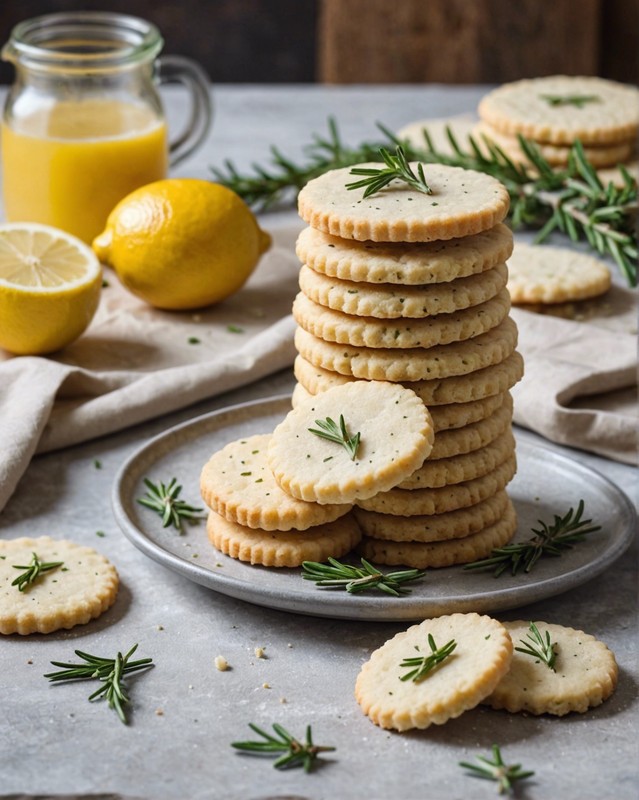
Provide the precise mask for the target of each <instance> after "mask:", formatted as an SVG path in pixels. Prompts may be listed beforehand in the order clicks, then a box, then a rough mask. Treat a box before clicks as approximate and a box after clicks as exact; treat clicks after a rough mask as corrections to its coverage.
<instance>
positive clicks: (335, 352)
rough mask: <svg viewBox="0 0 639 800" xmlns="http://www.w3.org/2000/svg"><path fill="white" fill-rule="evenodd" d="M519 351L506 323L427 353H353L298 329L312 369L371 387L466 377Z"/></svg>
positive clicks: (382, 350)
mask: <svg viewBox="0 0 639 800" xmlns="http://www.w3.org/2000/svg"><path fill="white" fill-rule="evenodd" d="M516 346H517V326H516V325H515V323H514V321H513V320H512V319H511V318H510V317H507V318H506V319H505V320H504V321H503V322H501V323H500V324H499V325H497V327H496V328H492V329H491V330H489V331H486V333H482V334H480V335H479V336H475V337H474V338H473V339H468V340H466V341H465V342H452V343H451V344H442V345H436V346H435V347H429V348H417V347H415V348H409V349H406V350H404V351H402V354H401V358H398V355H397V351H396V350H392V349H390V348H372V347H353V346H352V345H348V344H337V343H336V342H325V341H324V340H323V339H318V338H317V337H316V336H313V335H312V334H311V333H308V332H307V331H305V330H303V329H302V328H297V330H296V331H295V347H296V348H297V351H298V352H299V353H300V354H301V355H302V356H303V358H305V359H306V360H307V361H310V362H311V364H315V366H318V367H323V368H324V369H329V370H333V371H334V372H340V373H342V374H343V375H352V376H353V377H355V378H364V379H366V380H374V381H392V382H397V381H419V380H433V379H435V378H449V377H451V376H453V375H467V374H468V373H469V372H474V371H475V370H478V369H483V368H484V367H489V366H491V365H493V364H500V363H501V362H502V361H504V360H505V359H506V358H508V356H509V355H510V354H511V353H512V352H513V351H514V350H515V347H516Z"/></svg>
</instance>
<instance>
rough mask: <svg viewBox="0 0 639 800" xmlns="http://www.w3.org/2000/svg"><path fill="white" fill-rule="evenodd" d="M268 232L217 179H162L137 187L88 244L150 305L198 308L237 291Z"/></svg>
mask: <svg viewBox="0 0 639 800" xmlns="http://www.w3.org/2000/svg"><path fill="white" fill-rule="evenodd" d="M270 244H271V237H270V236H269V235H268V234H267V233H265V232H264V231H262V230H261V229H260V227H259V226H258V224H257V221H256V220H255V217H254V216H253V214H252V212H251V211H250V209H249V208H248V206H247V205H246V204H245V203H244V201H243V200H242V199H241V198H240V197H238V195H236V194H235V192H232V191H231V190H230V189H227V188H226V187H224V186H221V185H220V184H216V183H211V182H210V181H205V180H197V179H195V178H168V179H166V180H161V181H156V182H155V183H150V184H148V185H146V186H142V187H141V188H140V189H136V190H135V191H134V192H132V193H131V194H130V195H128V196H127V197H125V198H124V200H122V201H121V202H120V203H118V205H117V206H116V207H115V208H114V209H113V211H112V212H111V214H110V215H109V218H108V220H107V223H106V229H105V230H104V232H103V233H101V234H100V235H99V236H98V237H97V238H96V239H95V240H94V242H93V249H94V251H95V253H96V254H97V256H98V258H99V259H100V260H101V261H102V262H103V263H105V264H108V265H109V266H111V267H113V269H114V270H115V272H116V274H117V275H118V277H119V278H120V280H121V281H122V283H123V284H124V285H125V286H126V287H127V289H129V290H130V291H131V292H133V294H136V295H137V296H138V297H141V298H142V299H143V300H145V301H146V302H147V303H150V305H152V306H155V307H156V308H166V309H187V308H200V307H202V306H208V305H211V304H212V303H217V302H218V301H220V300H223V299H224V298H225V297H228V296H229V295H231V294H233V293H234V292H236V291H237V290H238V289H239V288H240V287H241V286H242V285H243V284H244V282H245V281H246V279H247V278H248V277H249V275H250V274H251V273H252V272H253V270H254V269H255V267H256V266H257V263H258V261H259V258H260V256H261V254H262V253H263V252H264V251H265V250H267V249H268V248H269V246H270Z"/></svg>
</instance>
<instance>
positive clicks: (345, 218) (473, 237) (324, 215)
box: [293, 164, 523, 568]
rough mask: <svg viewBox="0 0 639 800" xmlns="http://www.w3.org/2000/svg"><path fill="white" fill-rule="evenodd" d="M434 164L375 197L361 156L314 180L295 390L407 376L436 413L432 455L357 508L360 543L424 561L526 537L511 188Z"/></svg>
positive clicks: (379, 558) (390, 557)
mask: <svg viewBox="0 0 639 800" xmlns="http://www.w3.org/2000/svg"><path fill="white" fill-rule="evenodd" d="M369 166H371V167H374V166H379V165H369ZM424 176H425V179H426V182H427V183H428V186H429V187H430V190H431V193H430V194H426V193H424V192H420V191H417V190H415V189H412V188H410V187H409V186H407V185H406V184H405V183H403V182H402V181H397V180H395V181H393V182H392V183H390V184H389V185H388V186H387V187H386V188H384V189H383V190H381V191H379V192H378V193H377V194H374V195H372V196H370V197H368V198H364V197H363V196H362V190H361V189H360V190H349V189H348V188H347V186H346V185H347V184H348V183H350V182H352V181H353V178H352V176H351V173H350V171H349V169H343V170H335V171H333V172H330V173H326V174H325V175H323V176H321V177H319V178H317V179H315V180H313V181H311V182H310V183H309V184H307V186H306V187H305V188H304V189H303V190H302V192H301V193H300V196H299V213H300V216H301V217H302V218H303V219H304V220H305V221H306V222H307V223H308V224H309V225H310V227H309V228H307V229H305V230H304V231H303V232H302V234H301V235H300V237H299V240H298V244H297V254H298V257H299V258H300V260H301V261H302V262H303V266H302V270H301V273H300V287H301V292H300V294H299V295H298V297H297V298H296V300H295V303H294V307H293V314H294V317H295V319H296V321H297V323H298V326H299V327H298V330H297V332H296V338H295V343H296V347H297V350H298V354H299V355H298V357H297V359H296V362H295V375H296V378H297V381H298V384H299V385H298V387H297V388H296V392H295V397H294V402H295V403H302V402H304V403H305V402H306V400H305V398H306V396H307V395H309V394H310V395H317V394H320V393H322V392H324V391H326V390H327V389H329V388H331V387H334V386H336V385H340V384H343V383H348V382H351V381H355V380H357V379H364V380H367V381H390V382H396V383H402V384H403V385H404V386H406V387H408V388H410V389H412V390H413V391H414V392H415V393H416V394H417V395H418V397H420V398H421V399H422V400H423V402H424V403H425V405H426V406H427V407H428V409H429V411H430V413H431V416H432V420H433V426H434V429H435V442H434V446H433V450H432V452H431V453H430V455H429V457H428V458H427V459H426V461H425V462H424V464H423V466H422V467H421V468H419V469H418V470H417V471H416V472H414V473H413V474H412V475H411V476H409V477H408V478H406V479H404V480H403V481H402V482H401V483H400V484H399V486H398V487H397V488H393V489H390V490H388V491H384V492H380V493H378V494H376V495H374V496H373V497H370V498H368V499H365V500H361V501H357V503H356V511H355V513H356V517H357V520H358V522H359V523H360V525H361V527H362V530H363V533H364V538H363V540H362V543H361V544H360V546H359V551H360V552H361V554H362V555H364V556H365V557H367V558H369V559H371V560H372V561H374V562H376V563H380V564H405V565H407V566H413V567H418V568H424V567H429V566H447V565H449V564H453V563H463V562H466V561H472V560H474V559H476V558H481V557H483V556H485V555H487V554H488V553H490V550H491V549H492V548H493V547H497V546H500V545H503V544H505V543H506V542H507V541H508V540H509V539H510V538H511V537H512V535H513V533H514V531H515V529H516V518H515V513H514V509H513V506H512V504H511V502H510V500H509V498H508V496H507V494H506V491H505V489H506V486H507V484H508V482H509V481H510V480H511V478H512V477H513V475H514V473H515V470H516V462H515V443H514V439H513V435H512V400H511V397H510V394H509V389H510V388H511V387H512V386H513V385H514V384H515V383H516V382H517V381H518V380H519V379H520V378H521V376H522V373H523V364H522V359H521V357H520V356H519V354H518V353H517V352H516V349H515V348H516V344H517V330H516V326H515V324H514V322H513V320H512V319H511V318H510V317H509V313H508V312H509V308H510V300H509V296H508V293H507V290H506V289H505V285H506V280H507V270H506V266H505V262H506V260H507V258H508V257H509V256H510V254H511V251H512V235H511V233H510V231H509V229H508V228H507V227H506V226H505V225H503V224H501V221H502V220H503V219H504V217H505V216H506V213H507V210H508V203H509V198H508V194H507V192H506V190H505V188H504V187H503V186H502V185H501V184H500V183H499V182H498V181H496V180H495V179H493V178H491V177H490V176H487V175H485V174H480V173H476V172H471V171H468V170H462V169H459V168H455V167H446V166H442V165H435V164H433V165H424ZM335 413H336V414H339V413H344V415H345V416H347V414H348V409H336V410H335Z"/></svg>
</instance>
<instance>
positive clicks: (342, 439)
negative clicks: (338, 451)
mask: <svg viewBox="0 0 639 800" xmlns="http://www.w3.org/2000/svg"><path fill="white" fill-rule="evenodd" d="M315 424H316V425H317V426H318V428H319V429H320V430H318V429H317V428H309V429H308V430H309V431H310V432H311V433H314V434H315V436H319V437H320V438H321V439H328V441H329V442H335V443H336V444H341V445H342V447H343V448H344V449H345V450H346V452H347V453H348V454H349V456H350V457H351V461H355V456H356V455H357V448H358V447H359V440H360V436H361V434H359V433H356V434H355V435H354V436H349V435H348V431H347V430H346V423H345V422H344V415H343V414H340V415H339V428H338V427H337V425H336V424H335V421H334V420H332V419H331V418H330V417H326V419H325V420H324V419H316V420H315Z"/></svg>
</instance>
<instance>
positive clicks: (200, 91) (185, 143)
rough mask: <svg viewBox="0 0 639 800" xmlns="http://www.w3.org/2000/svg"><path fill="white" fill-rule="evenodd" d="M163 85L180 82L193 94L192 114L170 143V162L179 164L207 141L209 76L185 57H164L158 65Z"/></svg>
mask: <svg viewBox="0 0 639 800" xmlns="http://www.w3.org/2000/svg"><path fill="white" fill-rule="evenodd" d="M156 77H157V80H158V81H159V83H160V84H169V83H178V84H181V85H182V86H184V87H185V88H186V89H187V90H188V92H189V94H190V95H191V114H190V117H189V120H188V122H187V124H186V126H185V127H184V129H183V131H182V132H181V133H180V134H178V136H177V137H176V138H175V139H174V140H173V141H172V142H170V143H169V165H170V166H171V167H174V166H176V164H179V163H180V162H181V161H183V160H184V159H185V158H187V157H188V156H190V155H191V153H193V152H195V151H196V150H197V149H198V147H200V145H201V144H202V143H203V142H204V140H205V139H206V136H207V134H208V132H209V130H210V129H211V122H212V121H213V103H212V101H211V93H210V91H209V79H208V76H207V74H206V72H204V70H203V69H202V67H200V66H199V65H198V64H196V62H195V61H192V60H191V59H190V58H185V57H184V56H162V57H161V58H159V59H158V61H157V64H156Z"/></svg>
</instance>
